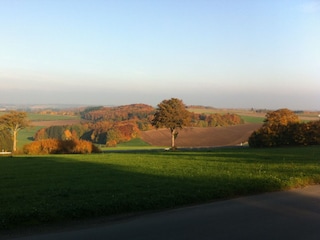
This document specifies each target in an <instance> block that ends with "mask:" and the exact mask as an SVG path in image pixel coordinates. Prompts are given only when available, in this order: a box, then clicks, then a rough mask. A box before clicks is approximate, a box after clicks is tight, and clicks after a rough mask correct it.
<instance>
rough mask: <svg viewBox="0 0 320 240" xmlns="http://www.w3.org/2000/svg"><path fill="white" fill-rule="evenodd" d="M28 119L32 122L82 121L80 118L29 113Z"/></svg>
mask: <svg viewBox="0 0 320 240" xmlns="http://www.w3.org/2000/svg"><path fill="white" fill-rule="evenodd" d="M28 119H29V120H30V121H58V120H73V119H80V116H69V115H50V114H38V113H28Z"/></svg>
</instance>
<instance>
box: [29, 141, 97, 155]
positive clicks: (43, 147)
mask: <svg viewBox="0 0 320 240" xmlns="http://www.w3.org/2000/svg"><path fill="white" fill-rule="evenodd" d="M23 152H24V153H26V154H57V153H64V154H66V153H74V154H77V153H98V152H100V150H99V148H97V147H96V146H95V145H94V144H93V143H91V142H88V141H84V140H75V139H74V140H59V139H45V140H39V141H34V142H32V143H29V144H27V145H25V146H24V148H23Z"/></svg>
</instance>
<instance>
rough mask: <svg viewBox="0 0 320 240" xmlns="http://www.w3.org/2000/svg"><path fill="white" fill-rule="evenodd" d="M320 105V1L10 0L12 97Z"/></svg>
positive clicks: (6, 15)
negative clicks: (174, 99)
mask: <svg viewBox="0 0 320 240" xmlns="http://www.w3.org/2000/svg"><path fill="white" fill-rule="evenodd" d="M172 97H174V98H179V99H182V100H183V102H184V103H185V104H187V105H205V106H213V107H217V108H257V109H261V108H262V109H265V108H267V109H279V108H289V109H292V110H320V0H268V1H265V0H219V1H218V0H217V1H216V0H161V1H160V0H101V1H100V0H0V104H1V103H2V104H4V103H7V104H8V103H11V104H84V105H124V104H132V103H145V104H149V105H153V106H156V105H157V104H158V103H160V102H161V101H162V100H164V99H169V98H172Z"/></svg>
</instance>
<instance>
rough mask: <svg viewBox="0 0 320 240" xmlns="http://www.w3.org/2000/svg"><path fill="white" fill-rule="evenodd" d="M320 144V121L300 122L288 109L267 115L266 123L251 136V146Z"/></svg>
mask: <svg viewBox="0 0 320 240" xmlns="http://www.w3.org/2000/svg"><path fill="white" fill-rule="evenodd" d="M318 144H320V121H313V122H307V123H300V122H299V118H298V116H296V115H295V114H294V112H292V111H290V110H288V109H279V110H277V111H274V112H270V113H268V114H267V115H266V119H265V121H264V124H263V125H262V127H261V128H260V129H258V130H257V131H255V132H253V133H252V135H251V136H250V137H249V145H250V146H251V147H278V146H296V145H318Z"/></svg>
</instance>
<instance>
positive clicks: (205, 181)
mask: <svg viewBox="0 0 320 240" xmlns="http://www.w3.org/2000/svg"><path fill="white" fill-rule="evenodd" d="M319 183H320V147H319V146H315V147H300V148H274V149H251V148H216V149H203V150H197V151H195V150H194V151H187V150H185V151H182V150H180V151H176V152H164V151H162V150H153V151H150V150H145V151H142V150H140V151H123V152H110V153H108V152H105V153H103V154H92V155H45V156H23V155H21V156H14V157H4V156H2V157H0V209H1V211H0V228H1V229H2V230H5V229H11V230H14V229H16V228H18V227H27V226H35V225H39V224H43V223H54V222H64V221H70V220H73V219H89V218H95V217H101V216H110V215H115V214H122V213H134V212H138V211H145V210H161V209H167V208H174V207H177V206H182V205H188V204H196V203H203V202H208V201H213V200H217V199H226V198H233V197H238V196H242V195H248V194H256V193H261V192H267V191H278V190H284V189H289V188H293V187H299V186H305V185H308V184H319Z"/></svg>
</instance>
